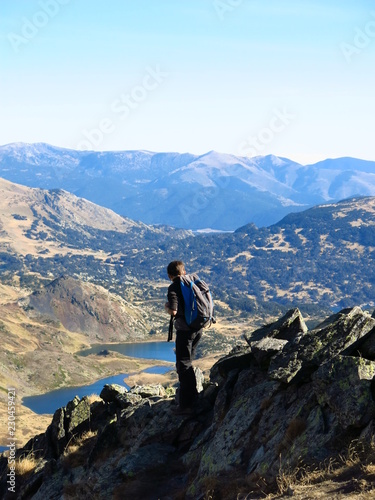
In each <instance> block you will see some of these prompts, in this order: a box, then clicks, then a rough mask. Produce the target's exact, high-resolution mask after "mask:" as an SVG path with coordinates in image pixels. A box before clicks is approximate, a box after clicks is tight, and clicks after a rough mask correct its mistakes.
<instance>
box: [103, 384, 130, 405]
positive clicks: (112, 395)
mask: <svg viewBox="0 0 375 500" xmlns="http://www.w3.org/2000/svg"><path fill="white" fill-rule="evenodd" d="M126 392H128V390H127V388H126V387H124V386H123V385H119V384H105V386H104V387H103V389H102V391H101V393H100V397H101V398H102V400H103V401H105V402H106V403H112V402H113V401H115V399H116V396H118V394H125V393H126Z"/></svg>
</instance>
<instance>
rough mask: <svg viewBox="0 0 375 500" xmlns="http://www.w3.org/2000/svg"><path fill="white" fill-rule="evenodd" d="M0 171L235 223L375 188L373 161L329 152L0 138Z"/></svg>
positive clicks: (156, 211)
mask: <svg viewBox="0 0 375 500" xmlns="http://www.w3.org/2000/svg"><path fill="white" fill-rule="evenodd" d="M0 177H3V178H5V179H8V180H10V181H12V182H17V183H21V184H24V185H27V186H29V187H40V188H44V189H56V188H59V189H64V190H66V191H68V192H70V193H73V194H75V195H77V196H79V197H83V198H86V199H88V200H90V201H92V202H94V203H96V204H98V205H101V206H104V207H107V208H110V209H112V210H114V211H115V212H116V213H118V214H120V215H124V216H126V217H129V218H131V219H133V220H140V221H142V222H144V223H146V224H168V225H171V226H175V227H181V228H186V229H194V230H198V229H206V228H213V229H218V230H235V229H237V228H238V227H240V226H243V225H245V224H248V223H255V224H256V225H257V226H258V227H261V226H269V225H271V224H274V223H276V222H278V221H279V220H280V219H281V218H282V217H284V216H285V215H287V214H288V213H291V212H298V211H302V210H304V209H306V208H308V207H311V206H314V205H318V204H321V203H326V202H329V201H339V200H341V199H345V198H349V197H352V196H358V195H359V196H374V195H375V162H372V161H365V160H360V159H355V158H338V159H328V160H325V161H323V162H319V163H316V164H313V165H301V164H299V163H296V162H293V161H291V160H289V159H287V158H279V157H276V156H273V155H270V156H258V157H254V158H246V157H238V156H235V155H230V154H222V153H217V152H215V151H210V152H208V153H206V154H204V155H193V154H189V153H186V154H179V153H154V152H150V151H142V150H140V151H113V152H94V151H75V150H69V149H62V148H57V147H54V146H50V145H48V144H43V143H37V144H23V143H14V144H9V145H6V146H0Z"/></svg>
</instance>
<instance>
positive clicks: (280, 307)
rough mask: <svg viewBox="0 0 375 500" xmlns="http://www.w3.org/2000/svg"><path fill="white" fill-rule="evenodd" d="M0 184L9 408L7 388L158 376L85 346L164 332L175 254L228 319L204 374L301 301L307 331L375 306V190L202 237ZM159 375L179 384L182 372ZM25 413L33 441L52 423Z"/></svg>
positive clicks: (208, 344)
mask: <svg viewBox="0 0 375 500" xmlns="http://www.w3.org/2000/svg"><path fill="white" fill-rule="evenodd" d="M0 193H1V197H0V336H1V340H2V346H3V349H2V351H1V353H0V387H1V388H2V390H1V392H0V410H1V409H2V411H4V408H5V406H4V404H5V400H6V399H5V398H6V388H7V387H9V386H10V385H15V386H16V388H17V391H18V397H19V401H20V400H21V398H22V397H23V396H26V395H33V394H41V393H44V392H48V391H50V390H53V389H56V388H59V387H64V386H76V385H87V384H89V383H91V382H93V381H95V380H98V379H101V378H104V377H107V376H110V375H113V374H118V373H132V374H133V375H132V378H131V379H130V380H133V381H135V380H138V381H147V380H150V377H151V376H150V375H149V374H142V373H141V372H142V370H143V369H145V368H147V367H150V366H151V365H153V364H155V363H156V362H155V363H154V362H151V361H147V360H134V359H131V358H128V357H125V356H123V355H120V354H116V353H113V352H111V353H110V356H95V355H92V356H90V357H88V358H82V357H80V356H78V355H77V352H78V351H79V350H81V349H82V348H84V347H89V346H91V345H92V344H95V343H103V342H119V341H123V342H130V341H137V342H144V341H150V340H151V341H153V340H166V336H167V326H168V325H167V323H168V319H167V318H166V317H165V314H164V311H163V303H164V301H165V296H166V290H167V287H168V280H167V277H166V271H165V266H166V264H167V263H168V262H169V261H170V260H173V259H176V258H181V259H182V260H184V261H185V263H186V265H187V268H188V269H189V270H190V269H191V270H196V271H198V272H199V274H200V275H202V276H204V278H205V279H206V280H207V281H208V282H209V283H210V285H211V287H212V291H213V296H214V300H215V305H216V316H217V319H218V322H217V324H216V325H215V326H214V327H213V328H211V329H210V330H209V331H207V332H206V334H205V338H204V341H202V343H201V346H200V352H199V356H200V358H199V360H198V361H197V365H198V366H199V367H201V369H202V370H203V371H204V373H206V374H207V373H208V371H209V369H210V367H211V366H212V364H213V363H214V362H215V361H216V360H217V359H218V357H220V356H221V355H223V354H225V353H227V352H229V351H230V349H231V348H232V347H233V345H235V344H238V343H240V344H241V343H243V342H244V341H243V339H242V335H243V334H244V333H245V334H248V333H249V332H251V331H252V330H254V329H255V328H257V327H259V326H260V325H262V324H264V323H268V322H270V321H272V320H273V319H274V318H275V317H277V316H280V315H281V314H282V313H284V312H285V311H286V310H287V309H288V308H290V307H296V306H298V307H299V308H300V310H301V311H302V313H303V315H304V317H305V319H306V323H307V324H308V325H309V326H313V325H314V324H316V323H317V322H319V321H320V320H321V319H322V318H323V317H326V316H327V315H328V314H329V313H330V311H331V310H332V309H335V308H338V309H339V308H343V307H351V306H352V305H355V304H360V305H362V306H363V307H367V308H368V309H370V310H371V309H373V308H374V307H375V305H374V283H375V276H374V272H375V271H374V266H373V260H374V256H375V253H374V251H375V245H374V241H375V222H374V212H375V198H373V197H357V198H352V199H349V200H344V201H342V202H337V203H332V204H327V205H320V206H317V207H314V208H311V209H308V210H306V211H304V212H300V213H293V214H289V215H287V216H286V217H285V218H284V219H282V220H281V221H279V222H278V223H277V224H274V225H272V226H269V227H261V228H258V227H256V226H255V225H254V224H247V225H245V226H242V227H240V228H238V229H237V230H236V231H234V232H231V233H209V234H193V233H192V232H191V231H188V230H185V229H175V228H173V227H170V226H165V225H160V226H149V225H147V224H144V223H141V222H136V221H132V220H130V219H127V218H124V217H121V216H119V215H118V214H116V213H115V212H113V211H111V210H108V209H106V208H103V207H99V206H97V205H95V204H93V203H92V202H89V201H87V200H85V199H82V198H77V197H76V196H75V195H73V194H70V193H68V192H66V191H62V190H51V191H47V190H42V189H39V188H28V187H25V186H22V185H18V184H14V183H11V182H9V181H6V180H3V179H1V180H0ZM158 364H160V363H158ZM152 377H155V379H158V380H164V381H168V380H169V382H170V381H173V380H175V375H173V373H171V374H169V375H163V376H155V375H152ZM19 415H20V422H21V423H20V425H21V426H23V425H24V424H23V423H22V422H26V421H29V422H30V421H31V422H32V426H28V428H23V433H24V436H23V437H24V438H25V441H26V440H27V437H28V436H30V435H34V434H35V433H36V432H38V431H39V430H40V429H41V428H42V427H43V426H44V425H45V421H46V419H47V420H48V418H49V417H40V418H39V417H37V418H36V417H35V415H33V417H32V418H30V412H29V410H27V409H25V408H23V407H21V406H20V408H19ZM23 419H25V420H23ZM2 435H3V434H2ZM0 444H1V443H0Z"/></svg>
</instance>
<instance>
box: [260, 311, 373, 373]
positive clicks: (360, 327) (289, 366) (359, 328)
mask: <svg viewBox="0 0 375 500" xmlns="http://www.w3.org/2000/svg"><path fill="white" fill-rule="evenodd" d="M374 327H375V319H374V318H371V316H370V315H369V314H368V313H367V312H363V311H362V309H361V308H360V307H354V308H353V309H344V310H342V311H341V312H340V313H338V314H335V315H334V316H331V317H330V318H329V319H328V320H326V321H324V322H323V323H322V324H321V325H319V326H317V327H316V328H315V329H314V330H311V331H310V332H308V333H305V334H304V335H303V336H302V337H301V338H298V339H295V340H294V341H290V342H288V344H287V345H285V347H284V349H283V350H282V352H280V353H279V354H277V355H276V356H275V357H274V358H273V359H272V360H271V363H270V367H269V371H268V373H269V376H270V377H271V378H272V379H274V380H279V381H281V382H284V383H290V382H291V381H293V380H295V379H296V381H297V380H302V379H304V380H309V378H310V376H311V374H312V373H313V372H314V371H316V370H317V369H318V367H319V365H320V364H321V363H323V362H324V361H326V360H328V359H330V358H332V357H335V356H337V355H340V354H342V355H349V354H351V353H353V352H355V349H356V348H358V345H359V344H360V341H361V340H363V339H364V338H365V337H366V336H367V335H368V334H369V332H371V330H372V329H373V328H374ZM297 375H298V377H297Z"/></svg>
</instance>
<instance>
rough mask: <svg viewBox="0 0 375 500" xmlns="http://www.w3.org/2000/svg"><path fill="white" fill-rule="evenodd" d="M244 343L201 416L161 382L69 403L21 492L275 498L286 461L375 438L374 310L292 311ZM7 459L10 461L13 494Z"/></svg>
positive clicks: (110, 389)
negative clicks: (309, 321) (179, 405)
mask: <svg viewBox="0 0 375 500" xmlns="http://www.w3.org/2000/svg"><path fill="white" fill-rule="evenodd" d="M245 340H246V344H245V345H242V346H238V347H236V348H234V349H233V350H232V351H231V352H230V353H229V354H228V355H227V356H225V357H223V358H221V359H220V360H219V361H218V362H217V363H215V365H214V366H213V367H212V369H211V373H210V380H209V381H204V383H203V384H202V386H201V387H200V392H199V400H198V404H197V407H196V409H195V412H194V413H193V414H192V415H185V416H184V415H175V414H174V413H173V407H174V404H175V403H174V397H173V389H171V388H163V387H161V386H150V387H133V388H131V389H130V391H126V389H125V388H124V387H119V386H117V387H116V386H106V387H104V389H103V391H102V393H101V399H100V401H96V402H94V403H91V404H90V403H89V400H88V399H87V398H83V399H82V400H79V399H78V398H75V399H74V400H73V401H72V402H70V403H69V404H68V405H67V406H66V408H60V409H58V410H57V411H56V412H55V414H54V416H53V420H52V423H51V424H50V426H49V427H48V429H47V431H46V432H45V433H44V434H41V435H39V436H37V437H35V438H33V439H32V440H30V441H29V443H28V444H27V445H26V446H25V447H24V448H23V449H22V450H18V452H17V455H18V457H19V458H20V457H25V456H33V457H34V459H35V460H36V462H35V467H34V468H33V469H32V470H31V471H30V472H28V473H27V474H26V473H25V474H24V475H20V476H17V487H18V497H17V498H20V499H27V498H33V499H36V500H37V499H42V498H43V499H45V498H49V499H55V498H56V499H58V498H98V499H100V498H114V499H120V498H125V497H126V498H131V497H132V496H133V497H134V498H142V499H145V500H147V499H150V500H151V499H156V498H160V499H165V500H166V499H172V498H173V499H178V498H181V499H182V498H187V499H201V498H202V499H203V498H207V496H205V495H207V494H208V493H209V494H210V495H211V498H217V499H232V498H241V496H242V497H246V498H248V499H249V498H253V499H255V498H264V493H265V492H270V491H272V490H274V489H275V486H276V480H277V477H278V475H279V474H280V470H287V469H288V470H290V469H295V468H297V467H299V466H301V464H304V465H305V466H309V465H310V466H313V465H314V464H319V463H322V462H323V461H325V460H329V459H332V457H336V456H338V455H339V454H340V453H342V450H343V449H345V447H347V446H348V445H349V443H350V442H352V441H353V440H354V439H357V440H362V441H363V443H365V444H366V443H368V442H369V441H370V440H371V438H372V436H373V434H374V426H375V401H374V398H375V391H374V389H375V386H374V380H375V318H374V317H372V316H371V315H370V314H369V313H368V312H365V311H363V310H362V309H361V308H359V307H354V308H351V309H344V310H342V311H340V312H339V313H337V314H335V315H333V316H331V317H329V318H328V319H327V320H325V321H324V322H323V323H321V324H320V325H318V326H316V327H315V328H314V329H313V330H308V329H307V327H306V324H305V322H304V319H303V317H302V315H301V313H300V311H299V310H298V309H293V310H290V311H289V312H288V313H287V314H286V315H285V316H284V317H282V318H280V319H279V320H278V321H277V322H275V323H272V324H270V325H265V326H263V327H261V328H259V329H258V330H256V331H254V332H252V333H251V334H248V335H246V336H245ZM197 373H198V372H197ZM198 379H199V380H200V382H201V383H202V382H203V381H202V380H201V379H200V378H199V377H198ZM75 443H76V447H75V448H73V447H72V445H74V444H75ZM6 466H7V460H6V459H5V458H2V459H1V461H0V472H1V486H0V488H1V489H0V494H1V495H2V496H3V497H4V498H8V497H7V485H6ZM372 486H373V487H374V486H375V483H374V484H372ZM372 493H374V490H372ZM238 495H239V496H238ZM9 498H10V497H9Z"/></svg>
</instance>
